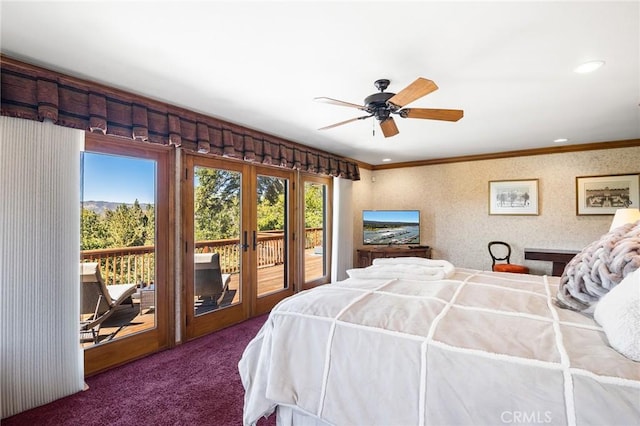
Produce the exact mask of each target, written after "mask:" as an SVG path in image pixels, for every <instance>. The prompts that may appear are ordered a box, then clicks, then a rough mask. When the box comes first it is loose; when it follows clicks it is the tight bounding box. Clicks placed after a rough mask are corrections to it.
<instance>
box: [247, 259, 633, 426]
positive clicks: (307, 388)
mask: <svg viewBox="0 0 640 426" xmlns="http://www.w3.org/2000/svg"><path fill="white" fill-rule="evenodd" d="M382 260H383V259H380V261H382ZM384 261H388V262H390V263H387V264H383V265H382V266H381V265H380V264H378V265H375V264H374V265H373V266H371V267H368V268H364V269H362V270H351V271H350V278H348V279H347V280H344V281H341V282H336V283H333V284H331V285H326V286H322V287H318V288H315V289H313V290H309V291H304V292H301V293H298V294H296V295H294V296H292V297H290V298H288V299H285V300H283V301H282V302H281V303H280V304H278V305H277V306H276V307H275V308H274V309H273V310H272V312H271V313H270V315H269V317H268V319H267V321H266V322H265V324H264V326H263V327H262V329H261V330H260V331H259V333H258V334H257V336H256V337H255V338H254V339H253V340H252V341H251V342H250V343H249V345H248V346H247V348H246V350H245V352H244V354H243V357H242V359H241V361H240V363H239V370H240V375H241V378H242V382H243V385H244V387H245V405H244V418H243V422H244V424H245V425H253V424H255V423H256V422H257V421H258V420H259V419H260V418H261V417H264V416H268V415H269V414H271V413H272V412H273V411H274V410H276V409H277V413H278V424H280V425H284V424H296V425H301V424H309V425H325V424H333V425H496V424H553V425H556V424H557V425H565V424H570V425H572V424H577V425H605V424H606V425H615V424H618V425H632V424H638V422H639V421H640V362H637V361H634V360H633V359H631V358H629V357H628V356H626V355H624V354H622V353H621V352H619V351H618V350H617V349H614V348H613V347H612V346H611V345H610V343H609V340H608V338H607V333H606V332H605V330H604V328H603V327H602V326H601V325H600V324H599V323H598V322H596V321H595V320H594V318H593V316H592V315H590V314H585V313H584V312H578V311H574V310H570V309H564V308H561V307H559V306H558V305H557V304H556V301H555V298H556V297H555V296H556V294H557V293H558V288H559V284H560V277H550V276H536V275H524V274H511V273H496V272H487V271H479V270H471V269H464V268H454V267H453V265H448V264H447V263H446V262H444V261H440V262H439V263H437V262H438V261H428V260H426V259H413V260H412V259H409V258H403V259H402V260H399V259H398V261H399V262H400V263H401V265H398V264H393V262H394V261H395V259H384ZM412 261H415V262H414V263H413V264H409V263H411V262H412ZM423 262H432V263H423ZM433 262H436V263H433ZM376 266H378V268H377V269H376ZM429 270H430V271H431V272H429ZM424 271H427V272H426V273H425V272H424ZM624 281H625V282H626V281H630V282H631V284H630V285H626V287H625V288H627V289H631V290H627V291H628V292H629V291H630V293H627V295H626V296H625V295H621V296H619V297H618V299H621V298H622V299H624V300H625V301H627V302H628V301H629V297H628V294H631V295H632V297H631V298H633V295H634V291H635V293H640V290H639V289H640V271H636V272H635V273H633V274H629V277H628V279H627V278H625V279H624ZM634 286H635V287H634ZM620 288H622V286H620ZM634 288H635V290H634ZM611 293H613V292H611ZM602 303H603V306H605V305H604V300H603V302H602ZM635 305H638V302H637V300H636V301H635ZM608 309H609V311H610V312H614V313H615V312H619V311H620V308H619V306H618V307H615V306H614V307H612V308H608ZM603 311H604V308H603ZM632 327H635V329H637V328H638V325H637V323H636V324H633V325H632ZM627 334H628V331H627ZM632 339H635V343H633V344H638V339H637V335H636V336H635V337H632Z"/></svg>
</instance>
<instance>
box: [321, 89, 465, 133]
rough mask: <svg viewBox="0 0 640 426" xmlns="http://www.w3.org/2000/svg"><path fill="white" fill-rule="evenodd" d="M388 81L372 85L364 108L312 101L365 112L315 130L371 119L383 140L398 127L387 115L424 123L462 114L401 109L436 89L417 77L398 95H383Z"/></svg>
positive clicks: (432, 110)
mask: <svg viewBox="0 0 640 426" xmlns="http://www.w3.org/2000/svg"><path fill="white" fill-rule="evenodd" d="M389 83H390V81H389V80H387V79H380V80H376V81H375V82H374V83H373V84H374V85H375V86H376V87H377V88H378V90H380V92H379V93H374V94H373V95H369V96H367V97H366V98H365V99H364V105H358V104H352V103H350V102H344V101H339V100H337V99H332V98H326V97H319V98H314V100H315V101H318V102H324V103H328V104H333V105H341V106H346V107H350V108H357V109H359V110H362V111H366V112H367V113H368V115H363V116H362V117H356V118H352V119H350V120H346V121H341V122H340V123H335V124H332V125H330V126H325V127H321V128H320V129H318V130H326V129H331V128H333V127H337V126H342V125H343V124H347V123H351V122H352V121H357V120H364V119H365V118H369V117H375V118H376V119H377V120H378V121H379V122H380V128H381V129H382V133H383V134H384V137H385V138H388V137H391V136H394V135H397V134H398V133H399V131H398V127H397V126H396V123H395V121H393V117H392V116H391V114H397V115H399V116H400V117H402V118H423V119H428V120H444V121H458V120H460V119H461V118H462V116H463V114H464V112H463V111H462V110H459V109H432V108H403V107H404V106H405V105H408V104H409V103H411V102H413V101H415V100H416V99H418V98H421V97H423V96H425V95H428V94H429V93H431V92H433V91H435V90H437V89H438V86H436V84H435V83H434V82H433V81H431V80H427V79H426V78H422V77H418V79H417V80H416V81H414V82H413V83H411V84H410V85H408V86H407V87H405V88H404V89H402V90H401V91H400V92H398V93H397V94H396V93H391V92H385V90H386V88H387V87H389Z"/></svg>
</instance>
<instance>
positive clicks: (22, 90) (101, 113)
mask: <svg viewBox="0 0 640 426" xmlns="http://www.w3.org/2000/svg"><path fill="white" fill-rule="evenodd" d="M0 59H1V65H2V67H1V69H0V79H1V82H2V88H1V91H2V103H1V104H2V109H1V114H2V115H6V116H11V117H19V118H24V119H28V120H39V121H42V120H51V121H53V122H54V123H55V124H58V125H60V126H65V127H72V128H76V129H82V130H87V131H89V132H95V133H99V134H105V135H114V136H121V137H124V138H128V139H129V140H137V141H143V142H150V143H153V144H160V145H172V146H181V147H183V148H184V149H187V150H190V151H194V152H199V153H204V154H210V155H214V156H223V157H230V158H237V159H240V160H243V161H247V162H252V163H259V164H265V165H275V166H279V167H282V168H288V169H294V170H300V171H304V172H308V173H315V174H320V175H329V176H336V177H343V178H346V179H351V180H359V179H360V171H359V168H358V163H357V162H355V161H353V160H350V159H346V158H343V157H339V156H337V155H334V154H331V153H328V152H325V151H320V150H316V149H313V148H310V147H307V146H305V145H302V144H297V143H295V142H291V141H288V140H285V139H281V138H277V137H275V136H271V135H268V134H265V133H262V132H258V131H254V130H251V129H247V128H245V127H242V126H239V125H237V124H233V123H228V122H225V121H222V120H218V119H216V118H213V117H209V116H206V115H203V114H198V113H196V112H193V111H189V110H186V109H183V108H178V107H176V106H173V105H169V104H165V103H162V102H158V101H154V100H152V99H148V98H145V97H142V96H138V95H134V94H132V93H128V92H125V91H121V90H117V89H114V88H110V87H107V86H104V85H100V84H97V83H93V82H90V81H86V80H80V79H78V78H74V77H70V76H67V75H64V74H61V73H58V72H55V71H50V70H47V69H44V68H40V67H36V66H34V65H30V64H26V63H24V62H20V61H17V60H14V59H11V58H8V57H6V56H4V55H0Z"/></svg>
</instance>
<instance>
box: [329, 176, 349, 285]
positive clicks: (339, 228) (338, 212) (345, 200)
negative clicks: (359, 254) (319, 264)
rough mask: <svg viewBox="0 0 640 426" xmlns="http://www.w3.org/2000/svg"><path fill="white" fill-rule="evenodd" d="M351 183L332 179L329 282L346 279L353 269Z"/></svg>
mask: <svg viewBox="0 0 640 426" xmlns="http://www.w3.org/2000/svg"><path fill="white" fill-rule="evenodd" d="M352 192H353V181H351V180H350V179H341V178H333V236H332V238H331V240H332V244H333V245H332V248H331V281H332V282H334V281H339V280H344V279H347V278H348V277H347V269H351V268H353V201H352V196H351V194H352Z"/></svg>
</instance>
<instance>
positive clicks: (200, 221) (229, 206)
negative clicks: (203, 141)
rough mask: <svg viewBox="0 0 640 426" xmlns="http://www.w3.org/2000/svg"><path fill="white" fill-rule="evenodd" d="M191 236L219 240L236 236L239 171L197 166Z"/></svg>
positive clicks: (238, 206)
mask: <svg viewBox="0 0 640 426" xmlns="http://www.w3.org/2000/svg"><path fill="white" fill-rule="evenodd" d="M195 175H196V186H195V193H194V199H195V200H194V202H195V218H194V219H195V238H196V240H197V241H201V240H222V239H227V238H238V236H239V235H240V184H241V182H240V174H239V173H237V172H233V171H227V170H219V169H209V168H203V167H197V168H196V170H195Z"/></svg>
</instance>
